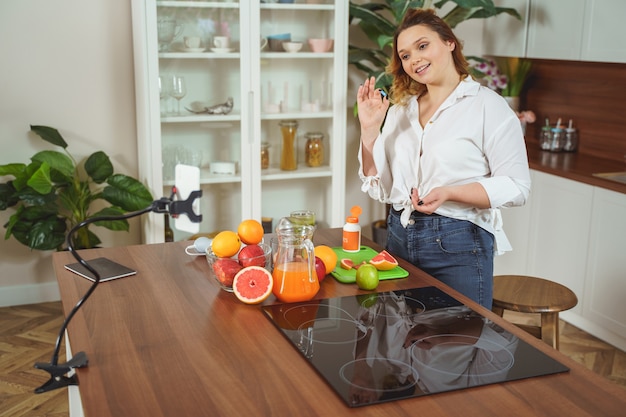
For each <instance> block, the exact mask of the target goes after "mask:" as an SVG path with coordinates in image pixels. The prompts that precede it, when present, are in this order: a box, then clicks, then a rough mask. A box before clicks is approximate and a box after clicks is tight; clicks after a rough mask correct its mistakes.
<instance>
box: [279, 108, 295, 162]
mask: <svg viewBox="0 0 626 417" xmlns="http://www.w3.org/2000/svg"><path fill="white" fill-rule="evenodd" d="M279 125H280V131H281V133H282V136H283V146H282V149H281V156H280V169H282V170H283V171H293V170H295V169H297V168H298V160H297V158H296V133H297V131H298V122H297V121H296V120H281V121H280V123H279Z"/></svg>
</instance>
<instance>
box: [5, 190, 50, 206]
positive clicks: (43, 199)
mask: <svg viewBox="0 0 626 417" xmlns="http://www.w3.org/2000/svg"><path fill="white" fill-rule="evenodd" d="M15 196H16V197H17V198H19V199H20V200H21V201H22V202H23V203H24V204H26V205H27V206H45V205H48V206H50V205H51V204H52V203H54V202H55V201H56V199H57V194H56V192H55V190H51V191H50V192H49V193H48V194H41V193H39V192H37V191H35V190H33V189H32V188H30V187H24V188H22V189H21V190H19V191H17V192H16V193H15Z"/></svg>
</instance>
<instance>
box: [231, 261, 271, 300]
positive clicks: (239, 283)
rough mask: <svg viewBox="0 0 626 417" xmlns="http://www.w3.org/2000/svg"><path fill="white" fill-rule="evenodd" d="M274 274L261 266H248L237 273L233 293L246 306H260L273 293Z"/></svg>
mask: <svg viewBox="0 0 626 417" xmlns="http://www.w3.org/2000/svg"><path fill="white" fill-rule="evenodd" d="M273 285H274V279H273V278H272V274H270V273H269V271H268V270H267V269H265V268H261V267H260V266H247V267H245V268H243V269H242V270H241V271H239V272H237V275H235V279H234V280H233V292H234V293H235V295H236V296H237V298H238V299H239V300H240V301H242V302H244V303H246V304H258V303H261V302H263V301H265V300H266V299H267V297H269V296H270V294H271V293H272V286H273Z"/></svg>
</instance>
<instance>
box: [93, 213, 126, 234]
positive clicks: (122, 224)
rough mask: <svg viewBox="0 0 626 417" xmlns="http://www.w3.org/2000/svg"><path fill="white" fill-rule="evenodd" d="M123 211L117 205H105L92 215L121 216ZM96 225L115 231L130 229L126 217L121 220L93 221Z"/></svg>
mask: <svg viewBox="0 0 626 417" xmlns="http://www.w3.org/2000/svg"><path fill="white" fill-rule="evenodd" d="M124 213H125V211H124V210H122V209H121V208H119V207H106V208H104V209H102V210H100V211H99V212H97V213H95V214H94V215H93V216H92V217H100V216H121V215H123V214H124ZM94 224H95V225H96V226H101V227H105V228H107V229H109V230H115V231H126V232H127V231H128V230H130V226H129V224H128V221H127V220H126V219H123V220H102V221H97V222H94Z"/></svg>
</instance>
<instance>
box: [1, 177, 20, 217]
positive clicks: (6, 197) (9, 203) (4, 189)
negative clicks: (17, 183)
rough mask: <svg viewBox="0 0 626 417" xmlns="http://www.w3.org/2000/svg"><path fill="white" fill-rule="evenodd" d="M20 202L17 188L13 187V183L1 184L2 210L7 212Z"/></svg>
mask: <svg viewBox="0 0 626 417" xmlns="http://www.w3.org/2000/svg"><path fill="white" fill-rule="evenodd" d="M19 201H20V200H19V198H18V197H17V195H16V194H15V188H14V187H13V182H12V181H9V182H7V183H5V184H0V210H6V209H7V208H9V207H13V206H14V205H16V204H17V203H18V202H19Z"/></svg>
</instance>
